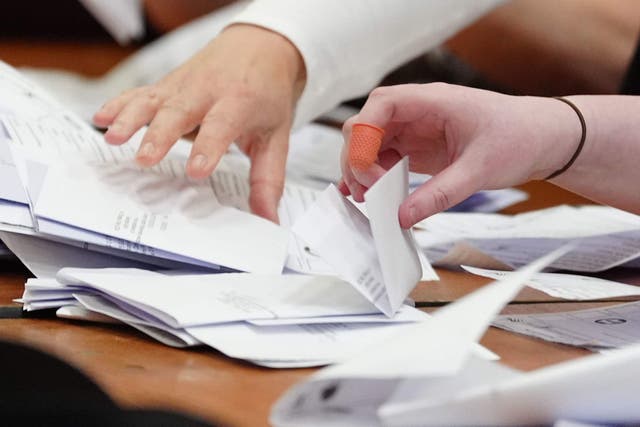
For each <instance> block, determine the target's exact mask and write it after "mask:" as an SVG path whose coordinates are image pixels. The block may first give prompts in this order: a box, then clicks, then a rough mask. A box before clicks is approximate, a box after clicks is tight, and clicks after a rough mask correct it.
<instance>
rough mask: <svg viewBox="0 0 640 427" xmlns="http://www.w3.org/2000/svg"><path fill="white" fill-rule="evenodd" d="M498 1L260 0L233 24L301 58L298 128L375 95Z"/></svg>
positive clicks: (498, 1) (498, 0) (499, 0)
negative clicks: (279, 40)
mask: <svg viewBox="0 0 640 427" xmlns="http://www.w3.org/2000/svg"><path fill="white" fill-rule="evenodd" d="M500 2H501V0H477V1H467V0H404V1H402V2H392V1H384V0H376V1H372V0H349V1H347V2H345V1H343V0H307V1H304V2H301V1H299V0H258V1H254V2H253V3H252V4H251V5H250V6H249V7H248V8H247V10H245V11H244V12H243V13H241V14H240V15H239V16H238V17H236V19H235V20H234V22H240V23H250V24H254V25H258V26H262V27H265V28H268V29H271V30H273V31H276V32H278V33H281V34H282V35H284V36H285V37H286V38H287V39H289V40H291V42H292V43H293V44H294V45H295V46H296V47H297V48H298V50H299V51H300V53H301V55H302V57H303V58H304V62H305V66H306V73H307V74H306V75H307V81H306V86H305V90H304V92H303V94H302V97H301V99H300V101H299V103H298V109H297V113H296V123H297V124H300V123H304V122H306V121H308V120H310V119H312V118H313V117H316V116H318V115H319V114H322V113H323V112H325V111H327V110H329V109H331V108H332V107H334V106H335V105H337V104H338V103H339V102H341V101H344V100H346V99H350V98H354V97H357V96H361V95H364V94H366V93H367V92H368V91H370V90H371V89H372V88H373V87H374V86H375V85H376V84H377V83H378V82H379V81H380V80H381V79H382V77H384V76H385V75H386V74H387V73H389V72H390V71H391V70H393V69H394V68H396V67H397V66H399V65H401V64H402V63H404V62H406V61H408V60H409V59H411V58H413V57H415V56H417V55H419V54H420V53H422V52H425V51H426V50H428V49H430V48H432V47H434V46H436V45H438V44H440V43H441V42H442V41H444V40H445V39H446V38H448V37H449V36H451V35H452V34H454V33H455V32H456V31H458V30H459V29H460V28H462V27H464V26H465V25H467V24H468V23H469V22H471V21H473V20H474V19H476V18H477V17H478V16H480V15H481V14H483V13H485V12H486V11H488V10H489V9H490V8H492V7H493V6H495V5H496V4H498V3H500Z"/></svg>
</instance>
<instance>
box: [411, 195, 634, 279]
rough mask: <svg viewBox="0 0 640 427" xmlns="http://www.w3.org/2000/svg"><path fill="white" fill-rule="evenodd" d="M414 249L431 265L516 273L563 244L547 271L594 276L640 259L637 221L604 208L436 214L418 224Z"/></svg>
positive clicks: (630, 216) (625, 214)
mask: <svg viewBox="0 0 640 427" xmlns="http://www.w3.org/2000/svg"><path fill="white" fill-rule="evenodd" d="M418 227H419V230H417V231H416V233H415V236H416V240H417V242H418V244H419V245H420V247H421V248H422V250H423V251H424V253H425V254H426V255H427V257H428V258H429V259H430V260H431V262H432V263H433V264H434V265H440V266H448V267H457V266H458V265H460V264H467V265H473V266H475V267H484V268H494V269H495V268H497V267H499V266H501V267H506V268H518V267H519V266H522V265H525V264H526V263H528V262H530V261H531V260H532V259H535V258H537V257H539V256H541V255H542V254H544V253H547V252H549V251H551V250H553V249H555V248H558V247H560V246H562V245H564V244H566V243H567V242H570V241H571V242H573V241H575V242H577V244H576V245H575V248H574V249H573V250H572V251H571V252H570V253H568V254H566V255H565V256H563V257H562V258H560V259H558V260H557V261H555V262H554V263H553V264H552V265H551V266H550V268H553V269H562V270H572V271H580V272H598V271H603V270H607V269H610V268H613V267H615V266H619V265H623V264H626V263H628V262H629V261H632V260H634V259H637V258H638V257H639V256H640V217H638V216H637V215H633V214H629V213H626V212H622V211H620V210H618V209H614V208H610V207H605V206H584V207H570V206H559V207H555V208H549V209H543V210H539V211H533V212H527V213H524V214H519V215H514V216H508V215H499V214H477V213H440V214H437V215H434V216H432V217H430V218H428V219H427V220H425V221H422V222H421V223H419V224H418Z"/></svg>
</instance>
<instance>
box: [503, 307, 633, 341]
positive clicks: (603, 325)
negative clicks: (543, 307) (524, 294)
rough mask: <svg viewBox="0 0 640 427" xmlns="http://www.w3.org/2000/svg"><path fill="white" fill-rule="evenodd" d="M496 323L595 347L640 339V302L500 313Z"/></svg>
mask: <svg viewBox="0 0 640 427" xmlns="http://www.w3.org/2000/svg"><path fill="white" fill-rule="evenodd" d="M492 324H493V326H497V327H499V328H502V329H506V330H508V331H511V332H516V333H519V334H524V335H529V336H533V337H536V338H540V339H543V340H546V341H553V342H558V343H562V344H568V345H574V346H579V347H585V348H589V349H591V350H594V351H600V350H604V349H612V348H620V347H624V346H629V345H632V344H636V343H640V302H632V303H627V304H619V305H614V306H608V307H602V308H594V309H589V310H578V311H568V312H562V313H544V314H526V315H525V314H518V315H503V316H498V317H497V318H496V319H495V320H494V321H493V322H492Z"/></svg>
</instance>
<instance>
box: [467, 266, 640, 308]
mask: <svg viewBox="0 0 640 427" xmlns="http://www.w3.org/2000/svg"><path fill="white" fill-rule="evenodd" d="M462 268H463V269H465V270H467V271H468V272H470V273H473V274H477V275H478V276H483V277H489V278H491V279H494V280H495V279H499V278H501V277H505V276H508V275H509V274H512V273H511V272H509V271H501V270H487V269H482V268H476V267H469V266H464V265H463V266H462ZM527 286H529V287H532V288H534V289H537V290H539V291H542V292H545V293H547V294H549V295H551V296H552V297H556V298H564V299H569V300H578V301H585V300H596V299H606V298H616V297H624V296H632V295H640V287H639V286H633V285H627V284H625V283H619V282H614V281H612V280H605V279H600V278H598V277H591V276H579V275H576V274H560V273H537V274H535V275H534V276H533V277H532V278H531V279H529V280H528V281H527Z"/></svg>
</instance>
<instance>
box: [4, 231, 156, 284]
mask: <svg viewBox="0 0 640 427" xmlns="http://www.w3.org/2000/svg"><path fill="white" fill-rule="evenodd" d="M0 240H2V241H3V242H4V243H5V244H6V245H7V247H8V248H9V249H10V250H11V252H12V253H13V254H15V255H16V256H17V257H18V258H19V259H20V260H21V261H22V263H23V264H24V265H25V266H26V267H27V268H28V269H29V271H31V273H33V275H34V276H36V277H38V278H55V276H56V274H57V273H58V271H59V270H60V269H61V268H63V267H76V268H106V267H114V268H154V267H155V268H158V267H157V266H151V265H149V264H147V263H144V262H142V261H137V260H134V259H130V258H124V257H122V256H115V255H111V254H106V253H100V252H95V251H90V250H87V249H86V248H85V247H84V246H82V245H81V246H72V245H69V244H63V243H59V242H55V241H51V240H47V239H42V238H40V237H36V236H35V235H28V234H20V233H11V232H6V231H0ZM154 261H155V260H154Z"/></svg>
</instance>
